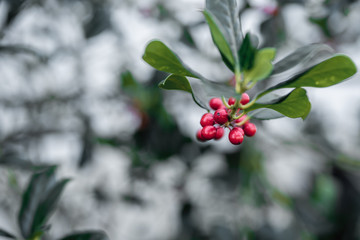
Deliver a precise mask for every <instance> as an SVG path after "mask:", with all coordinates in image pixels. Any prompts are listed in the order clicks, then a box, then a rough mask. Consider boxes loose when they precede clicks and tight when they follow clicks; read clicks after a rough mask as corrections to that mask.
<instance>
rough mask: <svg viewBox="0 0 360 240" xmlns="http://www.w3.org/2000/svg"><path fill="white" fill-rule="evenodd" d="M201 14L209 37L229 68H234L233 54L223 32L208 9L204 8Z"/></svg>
mask: <svg viewBox="0 0 360 240" xmlns="http://www.w3.org/2000/svg"><path fill="white" fill-rule="evenodd" d="M203 14H204V16H205V19H206V21H207V23H208V25H209V28H210V32H211V37H212V39H213V42H214V43H215V45H216V47H217V48H218V49H219V51H220V54H221V56H222V58H223V60H224V62H225V64H226V65H227V66H228V67H229V68H230V69H231V70H234V56H233V54H232V52H231V49H230V46H229V44H228V42H227V41H226V39H225V37H224V35H223V33H222V32H221V30H220V29H219V27H218V25H217V23H216V22H215V20H214V18H213V16H212V15H211V13H209V12H208V11H206V10H204V11H203Z"/></svg>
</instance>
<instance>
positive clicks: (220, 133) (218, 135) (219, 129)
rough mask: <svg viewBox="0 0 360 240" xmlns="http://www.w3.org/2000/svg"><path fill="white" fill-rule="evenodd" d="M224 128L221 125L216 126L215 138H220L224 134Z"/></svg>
mask: <svg viewBox="0 0 360 240" xmlns="http://www.w3.org/2000/svg"><path fill="white" fill-rule="evenodd" d="M224 132H225V131H224V128H222V127H217V128H216V134H215V140H218V139H220V138H222V137H223V136H224Z"/></svg>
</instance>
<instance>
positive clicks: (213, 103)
mask: <svg viewBox="0 0 360 240" xmlns="http://www.w3.org/2000/svg"><path fill="white" fill-rule="evenodd" d="M209 105H210V107H211V108H212V109H214V110H218V109H220V108H223V107H225V106H224V104H223V102H222V101H221V99H220V98H212V99H210V101H209Z"/></svg>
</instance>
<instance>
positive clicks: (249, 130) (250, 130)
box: [243, 122, 256, 137]
mask: <svg viewBox="0 0 360 240" xmlns="http://www.w3.org/2000/svg"><path fill="white" fill-rule="evenodd" d="M243 129H244V133H245V135H246V136H248V137H252V136H254V135H255V133H256V126H255V124H253V123H250V122H249V123H245V124H244V128H243Z"/></svg>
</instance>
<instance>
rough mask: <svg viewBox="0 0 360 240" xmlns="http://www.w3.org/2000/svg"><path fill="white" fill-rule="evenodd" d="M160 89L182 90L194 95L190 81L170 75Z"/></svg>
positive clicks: (162, 82) (160, 84) (161, 83)
mask: <svg viewBox="0 0 360 240" xmlns="http://www.w3.org/2000/svg"><path fill="white" fill-rule="evenodd" d="M159 87H160V88H162V89H166V90H180V91H185V92H188V93H191V94H193V92H192V89H191V86H190V83H189V81H188V80H187V78H186V77H182V76H178V75H174V74H172V75H170V76H168V77H167V78H166V79H165V80H163V81H161V82H160V83H159Z"/></svg>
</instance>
